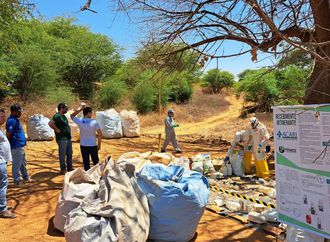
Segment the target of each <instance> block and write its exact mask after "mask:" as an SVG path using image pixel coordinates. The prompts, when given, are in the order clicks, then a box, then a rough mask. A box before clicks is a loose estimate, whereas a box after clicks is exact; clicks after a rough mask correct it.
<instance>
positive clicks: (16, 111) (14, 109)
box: [10, 104, 22, 118]
mask: <svg viewBox="0 0 330 242" xmlns="http://www.w3.org/2000/svg"><path fill="white" fill-rule="evenodd" d="M10 113H11V115H13V116H15V117H16V118H19V117H21V115H22V108H21V106H20V105H18V104H14V105H12V106H11V107H10Z"/></svg>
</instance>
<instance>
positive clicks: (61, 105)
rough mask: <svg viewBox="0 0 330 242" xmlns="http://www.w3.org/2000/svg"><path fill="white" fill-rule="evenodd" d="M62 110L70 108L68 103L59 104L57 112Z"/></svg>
mask: <svg viewBox="0 0 330 242" xmlns="http://www.w3.org/2000/svg"><path fill="white" fill-rule="evenodd" d="M61 108H68V105H66V103H59V104H58V105H57V110H60V109H61Z"/></svg>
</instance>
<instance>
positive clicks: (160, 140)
mask: <svg viewBox="0 0 330 242" xmlns="http://www.w3.org/2000/svg"><path fill="white" fill-rule="evenodd" d="M161 143H162V134H158V152H159V153H160V152H161Z"/></svg>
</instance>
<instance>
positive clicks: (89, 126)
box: [73, 117, 100, 146]
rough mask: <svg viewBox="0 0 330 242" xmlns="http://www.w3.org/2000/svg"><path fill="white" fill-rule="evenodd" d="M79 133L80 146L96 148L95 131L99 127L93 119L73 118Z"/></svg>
mask: <svg viewBox="0 0 330 242" xmlns="http://www.w3.org/2000/svg"><path fill="white" fill-rule="evenodd" d="M73 122H75V123H76V124H77V125H78V127H79V131H80V145H81V146H96V145H97V143H96V131H97V130H99V129H100V125H99V124H98V122H97V121H96V120H95V119H91V118H77V117H74V118H73Z"/></svg>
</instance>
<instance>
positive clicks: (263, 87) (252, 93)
mask: <svg viewBox="0 0 330 242" xmlns="http://www.w3.org/2000/svg"><path fill="white" fill-rule="evenodd" d="M236 89H237V92H238V93H241V92H244V94H245V101H248V102H254V103H257V104H259V105H261V106H263V107H265V109H266V110H270V107H271V105H273V104H274V103H275V100H276V98H277V97H278V95H279V93H280V89H279V88H278V86H277V80H276V78H275V73H274V72H270V71H269V70H267V69H260V70H254V71H250V72H249V73H248V74H247V75H245V77H244V78H243V79H242V80H241V81H240V82H238V83H236Z"/></svg>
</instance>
